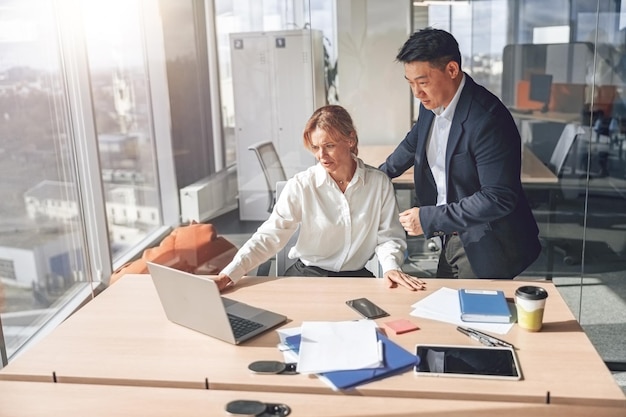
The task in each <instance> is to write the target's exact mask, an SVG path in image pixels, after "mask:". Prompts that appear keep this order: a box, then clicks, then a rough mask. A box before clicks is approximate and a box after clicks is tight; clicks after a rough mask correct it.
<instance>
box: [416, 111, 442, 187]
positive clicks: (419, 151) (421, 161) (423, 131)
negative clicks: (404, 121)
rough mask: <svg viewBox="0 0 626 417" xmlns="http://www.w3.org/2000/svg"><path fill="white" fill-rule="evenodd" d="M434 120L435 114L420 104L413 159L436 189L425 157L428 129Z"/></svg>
mask: <svg viewBox="0 0 626 417" xmlns="http://www.w3.org/2000/svg"><path fill="white" fill-rule="evenodd" d="M434 119H435V114H434V113H433V112H432V111H430V110H427V109H426V108H425V107H424V106H422V105H421V104H420V115H419V117H418V121H417V134H418V141H417V143H416V144H415V157H416V158H417V164H418V166H422V167H424V168H423V169H424V174H425V175H426V178H428V182H430V183H431V184H432V186H433V187H434V188H435V189H436V188H437V186H436V184H435V178H434V177H433V174H432V172H431V170H430V165H429V164H428V158H427V157H426V143H427V142H428V133H429V132H430V127H431V125H432V124H433V120H434Z"/></svg>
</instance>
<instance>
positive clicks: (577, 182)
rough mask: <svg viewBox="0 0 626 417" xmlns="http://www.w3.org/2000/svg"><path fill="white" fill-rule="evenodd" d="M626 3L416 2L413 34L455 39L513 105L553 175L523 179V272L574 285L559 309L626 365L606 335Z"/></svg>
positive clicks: (609, 331) (623, 164)
mask: <svg viewBox="0 0 626 417" xmlns="http://www.w3.org/2000/svg"><path fill="white" fill-rule="evenodd" d="M414 4H416V3H414ZM419 4H423V2H422V3H419ZM429 4H432V3H429ZM624 5H626V2H624V1H621V2H600V3H598V4H596V2H585V1H575V2H570V1H567V0H557V1H555V2H554V4H553V6H554V7H551V8H550V9H549V10H548V9H546V7H545V2H543V1H542V0H524V1H520V2H510V1H501V0H493V1H471V2H469V4H465V5H463V6H456V5H454V6H452V5H448V6H432V5H429V6H428V7H414V28H415V29H419V28H421V27H424V26H426V25H432V26H435V27H438V28H441V29H445V30H449V31H450V32H452V33H453V34H454V35H455V37H456V38H457V40H458V41H459V45H460V49H461V52H462V54H463V69H464V70H465V71H466V72H467V73H468V74H470V75H471V76H472V77H473V78H474V79H475V80H476V81H478V82H479V83H480V84H482V85H484V86H485V87H486V88H488V89H489V90H490V91H491V92H493V93H494V94H496V95H497V96H498V97H500V98H501V99H502V101H503V102H504V103H505V104H506V105H507V106H509V107H510V108H511V109H512V115H513V117H514V118H515V120H516V122H517V124H518V127H519V130H520V135H521V138H522V145H523V147H524V150H525V153H524V155H531V156H533V158H532V160H533V161H535V160H536V161H537V162H538V164H537V166H538V167H539V168H541V169H542V170H544V172H545V170H549V171H548V173H549V174H550V175H552V177H553V178H552V180H553V182H552V184H550V183H543V184H542V183H537V182H535V183H533V182H528V181H526V182H524V188H525V191H526V192H527V194H528V195H529V199H530V201H531V204H532V208H533V213H534V215H535V217H536V219H537V221H538V223H539V227H540V237H541V239H542V241H543V243H544V250H543V253H542V255H541V256H540V257H539V259H538V260H537V261H536V262H535V263H534V264H533V265H531V266H530V267H529V268H528V270H527V271H525V272H524V273H523V274H522V275H523V276H524V277H540V278H546V277H547V276H550V277H552V279H553V280H554V282H555V283H556V284H557V285H562V286H563V288H564V287H570V289H573V288H576V290H575V291H571V292H570V291H568V290H566V289H563V292H562V293H563V294H564V296H565V297H564V298H565V299H566V302H568V304H569V306H570V308H571V309H572V311H573V312H574V314H575V315H576V316H577V317H578V318H579V320H580V322H581V324H582V325H583V327H585V329H586V330H589V331H590V333H589V334H590V337H591V339H592V341H593V342H594V343H595V344H596V346H597V347H598V350H599V351H600V353H601V354H602V355H603V357H604V358H605V359H606V360H608V361H611V360H616V361H619V362H624V361H625V360H626V356H625V352H624V350H623V349H622V350H621V351H618V350H619V349H618V348H617V346H618V345H619V346H621V345H622V344H623V343H622V342H621V340H619V342H617V344H616V343H615V341H616V339H615V337H614V334H618V333H619V329H621V328H623V322H624V320H623V319H622V318H623V317H624V314H625V312H626V302H625V301H624V291H623V288H624V287H623V282H624V281H623V280H624V274H625V271H626V250H625V248H626V233H624V230H625V229H626V215H625V214H624V213H626V150H625V149H624V148H625V144H624V142H626V140H625V139H626V110H625V109H626V104H625V103H626V27H625V24H624V16H625V15H624V9H623V7H624ZM598 7H599V9H598ZM468 8H469V10H468ZM503 16H508V18H506V19H503ZM339 60H341V57H339ZM542 78H543V79H544V80H548V79H551V82H550V83H548V82H546V83H544V85H543V86H540V88H541V89H543V90H545V89H546V88H547V89H549V91H541V92H538V91H532V90H533V89H534V88H535V87H537V83H536V81H537V79H542ZM533 80H534V81H535V82H533ZM537 93H539V94H537ZM418 104H419V103H418ZM414 116H415V117H416V116H417V115H414ZM522 162H523V163H529V158H528V159H527V160H526V161H524V160H523V161H522ZM427 255H429V254H427ZM411 258H412V259H418V258H419V254H416V255H412V256H411ZM418 265H419V266H421V265H420V264H418ZM423 265H427V263H426V262H424V264H423ZM589 283H591V284H593V285H592V286H589V285H585V284H589ZM591 287H593V288H591ZM600 299H601V300H603V301H605V302H603V303H600V304H602V306H603V308H602V309H600V310H598V309H597V308H596V307H597V305H598V300H600ZM606 300H610V301H606Z"/></svg>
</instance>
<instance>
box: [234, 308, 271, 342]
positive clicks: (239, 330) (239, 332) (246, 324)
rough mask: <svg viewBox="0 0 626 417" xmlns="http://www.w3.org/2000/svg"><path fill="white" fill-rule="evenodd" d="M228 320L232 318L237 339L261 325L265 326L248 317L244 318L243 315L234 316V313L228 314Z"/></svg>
mask: <svg viewBox="0 0 626 417" xmlns="http://www.w3.org/2000/svg"><path fill="white" fill-rule="evenodd" d="M228 320H230V327H232V328H233V333H234V334H235V339H238V338H240V337H241V336H244V335H246V334H248V333H250V332H252V331H254V330H256V329H258V328H259V327H263V325H262V324H261V323H257V322H256V321H252V320H248V319H242V318H241V317H237V316H233V315H232V314H228Z"/></svg>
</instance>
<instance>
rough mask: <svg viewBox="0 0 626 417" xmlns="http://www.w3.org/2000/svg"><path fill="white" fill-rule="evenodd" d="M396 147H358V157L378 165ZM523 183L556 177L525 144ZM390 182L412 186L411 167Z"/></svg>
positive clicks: (550, 181)
mask: <svg viewBox="0 0 626 417" xmlns="http://www.w3.org/2000/svg"><path fill="white" fill-rule="evenodd" d="M395 148H396V146H395V145H372V146H361V147H359V157H360V158H361V159H362V160H363V162H365V163H366V164H369V165H371V166H374V167H378V166H380V164H382V163H383V162H385V160H386V159H387V157H388V156H389V155H391V153H392V152H393V150H394V149H395ZM520 177H521V179H522V183H523V184H556V183H558V178H557V177H556V175H554V173H553V172H552V171H550V169H549V168H548V167H547V166H546V165H545V164H544V163H543V162H541V160H540V159H539V158H538V157H537V155H535V154H534V153H533V152H532V151H531V150H530V149H529V148H528V147H527V146H523V147H522V171H521V173H520ZM392 182H393V183H394V184H395V185H396V186H399V187H400V188H407V187H409V188H413V187H414V183H413V167H411V168H409V169H408V170H406V171H405V172H404V173H403V174H402V175H400V176H398V177H396V178H394V179H393V180H392Z"/></svg>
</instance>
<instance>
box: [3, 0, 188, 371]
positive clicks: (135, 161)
mask: <svg viewBox="0 0 626 417" xmlns="http://www.w3.org/2000/svg"><path fill="white" fill-rule="evenodd" d="M155 5H156V4H155V3H145V2H142V1H141V0H135V1H113V2H111V1H106V2H105V1H102V2H96V1H94V2H83V1H76V0H64V1H51V0H26V1H15V0H2V1H0V40H1V42H0V56H1V57H2V58H0V106H1V108H0V115H2V116H1V118H0V158H2V164H0V165H1V166H2V169H3V176H2V180H1V181H0V185H1V186H2V189H3V191H4V198H3V199H2V203H0V210H1V211H2V214H3V215H2V219H3V220H2V233H1V234H0V313H1V316H0V317H1V326H0V327H1V330H2V332H0V352H1V353H2V359H3V362H6V360H7V359H9V360H10V358H11V357H12V356H14V355H16V354H17V353H18V352H19V350H20V349H21V348H22V347H23V346H24V345H25V344H26V343H27V342H31V341H33V340H36V339H37V338H38V337H39V336H41V335H43V334H45V332H46V331H48V329H50V328H53V327H54V326H56V324H58V323H59V322H60V321H62V320H63V319H64V318H65V317H67V315H69V314H70V313H71V312H72V311H73V310H74V309H75V308H76V307H77V306H79V305H80V304H81V303H83V302H84V301H85V299H86V298H88V297H93V296H94V295H95V294H96V293H97V292H98V291H99V290H100V289H101V288H102V287H103V286H104V285H103V284H104V283H106V282H107V279H108V277H109V276H110V275H111V272H112V270H113V268H114V265H116V264H120V263H123V262H124V260H125V259H129V258H130V257H132V256H135V254H136V253H138V252H139V253H140V251H141V249H143V248H145V246H146V245H149V244H153V241H152V239H153V238H154V237H155V236H159V235H161V234H162V233H163V232H164V230H166V229H167V227H168V226H170V225H173V224H176V223H177V222H178V219H179V207H178V190H177V188H176V180H177V179H176V176H175V174H174V170H173V168H172V167H173V161H172V158H171V155H172V151H171V141H170V124H169V122H166V123H163V120H164V119H163V117H162V116H161V115H162V114H163V108H164V107H165V108H168V104H169V103H168V101H167V97H168V96H167V88H166V84H165V77H164V74H165V60H164V59H163V56H164V52H163V50H164V48H163V37H162V35H161V33H162V31H159V30H160V29H161V22H160V21H158V20H156V19H155V17H157V16H158V9H157V8H155ZM146 22H148V24H146ZM155 22H157V23H158V25H156V26H155V24H154V23H155ZM154 32H156V34H157V36H153V35H154ZM155 44H156V46H157V47H156V48H155ZM164 86H165V87H164ZM153 100H155V101H153ZM167 120H169V109H168V114H167ZM157 144H158V145H159V146H157ZM157 149H158V152H157ZM168 156H169V158H168ZM159 158H161V159H160V160H159ZM157 160H159V164H157ZM164 194H167V195H166V196H164ZM164 201H165V203H164Z"/></svg>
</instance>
